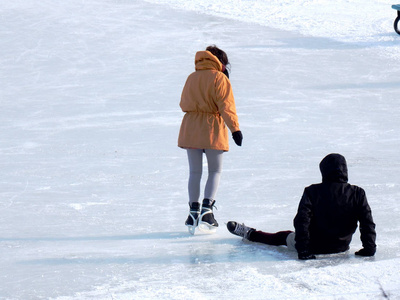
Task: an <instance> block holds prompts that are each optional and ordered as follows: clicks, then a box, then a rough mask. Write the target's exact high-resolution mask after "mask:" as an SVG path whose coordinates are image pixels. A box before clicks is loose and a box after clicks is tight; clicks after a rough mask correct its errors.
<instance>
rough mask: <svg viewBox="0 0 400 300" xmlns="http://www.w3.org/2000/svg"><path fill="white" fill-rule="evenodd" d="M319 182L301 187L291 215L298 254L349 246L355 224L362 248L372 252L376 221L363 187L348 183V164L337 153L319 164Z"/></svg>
mask: <svg viewBox="0 0 400 300" xmlns="http://www.w3.org/2000/svg"><path fill="white" fill-rule="evenodd" d="M319 166H320V170H321V173H322V183H320V184H313V185H311V186H309V187H306V188H305V189H304V193H303V196H302V198H301V201H300V204H299V208H298V211H297V215H296V217H295V218H294V227H295V230H296V238H295V240H296V249H297V251H298V252H299V253H312V254H327V253H338V252H343V251H346V250H348V249H349V245H350V242H351V239H352V236H353V234H354V232H355V231H356V229H357V223H358V222H359V223H360V233H361V242H362V244H363V248H365V249H366V250H367V251H369V252H371V253H372V254H374V253H375V250H376V244H375V238H376V233H375V224H374V221H373V219H372V214H371V209H370V207H369V205H368V202H367V197H366V195H365V192H364V190H363V189H362V188H360V187H358V186H355V185H350V184H349V183H347V180H348V177H347V164H346V160H345V158H344V157H343V156H342V155H340V154H329V155H328V156H326V157H325V158H324V159H323V160H322V161H321V163H320V165H319Z"/></svg>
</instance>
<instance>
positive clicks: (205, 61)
mask: <svg viewBox="0 0 400 300" xmlns="http://www.w3.org/2000/svg"><path fill="white" fill-rule="evenodd" d="M194 64H195V66H196V71H198V70H217V71H220V72H222V64H221V62H220V61H219V60H218V58H217V57H216V56H215V55H213V54H212V53H211V52H209V51H199V52H197V53H196V57H195V59H194Z"/></svg>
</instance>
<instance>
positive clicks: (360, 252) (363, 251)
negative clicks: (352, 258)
mask: <svg viewBox="0 0 400 300" xmlns="http://www.w3.org/2000/svg"><path fill="white" fill-rule="evenodd" d="M354 254H355V255H358V256H374V254H375V250H371V249H365V248H362V249H360V250H358V251H357V252H356V253H354Z"/></svg>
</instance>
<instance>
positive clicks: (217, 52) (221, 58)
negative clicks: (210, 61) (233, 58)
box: [206, 45, 230, 78]
mask: <svg viewBox="0 0 400 300" xmlns="http://www.w3.org/2000/svg"><path fill="white" fill-rule="evenodd" d="M206 51H210V52H211V53H212V54H213V55H215V56H216V57H217V58H218V60H219V61H220V62H221V64H223V65H224V66H225V71H224V74H225V75H226V76H227V77H228V78H229V73H228V66H230V63H229V60H228V55H226V53H225V51H223V50H221V49H219V48H218V47H217V46H215V45H211V46H208V47H207V48H206ZM229 70H230V68H229Z"/></svg>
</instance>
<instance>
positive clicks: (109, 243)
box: [0, 0, 400, 300]
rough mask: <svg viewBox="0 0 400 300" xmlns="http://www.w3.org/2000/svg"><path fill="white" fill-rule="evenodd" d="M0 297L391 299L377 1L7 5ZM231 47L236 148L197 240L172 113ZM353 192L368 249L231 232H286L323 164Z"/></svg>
mask: <svg viewBox="0 0 400 300" xmlns="http://www.w3.org/2000/svg"><path fill="white" fill-rule="evenodd" d="M0 16H1V24H2V26H1V28H0V39H1V45H0V63H1V71H0V83H1V84H0V86H1V88H0V101H1V108H2V109H1V111H0V117H1V123H0V163H1V172H0V182H1V185H0V186H1V189H0V197H1V203H0V212H1V217H0V249H1V252H0V253H1V256H0V264H1V268H0V299H58V300H65V299H208V298H210V299H384V298H389V299H400V275H399V271H398V270H399V268H400V254H399V246H400V238H399V233H400V221H399V213H400V204H399V201H398V198H399V197H400V186H399V181H400V176H399V168H400V163H399V160H398V149H399V148H400V135H399V126H400V121H399V120H400V118H399V113H400V109H399V103H398V95H399V93H400V81H399V78H400V69H399V62H400V51H399V50H400V46H399V42H400V36H398V35H397V34H396V33H395V32H394V30H393V21H394V18H395V17H396V12H395V11H394V10H392V9H391V3H387V1H383V0H374V1H370V2H365V1H360V0H338V1H335V3H333V2H332V1H327V0H320V1H308V0H299V1H282V0H279V1H278V0H272V1H261V0H248V1H240V0H212V1H211V0H203V1H183V0H157V1H156V0H154V1H141V0H98V1H93V0H85V1H83V0H70V1H53V0H41V1H37V0H14V1H3V2H2V3H1V4H0ZM209 44H217V45H218V46H219V47H221V48H222V49H224V50H226V52H227V53H228V55H229V58H230V60H231V64H232V73H231V82H232V85H233V89H234V93H235V99H236V104H237V110H238V113H239V120H240V125H241V129H242V132H243V135H244V141H243V146H242V147H240V148H239V147H236V146H235V145H234V144H233V143H231V151H229V152H228V153H226V154H225V156H224V169H223V173H222V179H221V185H220V189H219V191H218V195H217V207H218V210H217V211H216V218H217V220H218V221H219V222H220V224H221V227H220V228H219V230H218V232H217V233H216V234H214V235H201V234H197V235H195V236H190V235H189V234H188V233H187V229H186V228H185V226H184V220H185V219H186V216H187V211H188V205H187V201H188V200H187V191H186V184H187V175H188V174H187V171H188V170H187V161H186V153H185V152H184V151H183V150H181V149H179V148H178V147H177V146H176V144H177V135H178V130H179V125H180V121H181V118H182V113H181V111H180V109H179V99H180V93H181V90H182V87H183V84H184V82H185V80H186V77H187V76H188V74H190V73H191V72H192V71H193V69H194V65H193V62H194V54H195V52H196V51H198V50H202V49H205V47H206V46H207V45H209ZM331 152H338V153H341V154H343V155H344V156H345V157H346V158H347V161H348V164H349V178H350V182H351V183H353V184H357V185H359V186H361V187H363V188H364V189H365V190H366V193H367V196H368V199H369V202H370V205H371V208H372V210H373V216H374V219H375V222H376V224H377V235H378V236H377V244H378V250H377V254H376V256H375V257H373V258H358V257H355V256H354V252H355V251H356V250H358V249H359V248H360V247H361V243H360V241H359V234H358V233H356V234H355V235H354V239H353V242H352V244H351V249H350V250H349V251H348V252H347V253H343V254H337V255H326V256H319V257H318V259H317V260H315V261H306V262H303V261H298V260H297V259H296V255H295V254H294V253H291V252H289V251H287V250H286V249H285V248H281V247H276V248H274V247H268V246H265V245H258V244H252V243H245V242H242V241H241V239H240V238H238V237H235V236H233V235H231V234H230V233H229V232H228V231H227V230H226V228H225V226H224V223H225V222H227V221H229V220H236V221H239V222H245V223H246V224H247V225H249V226H252V227H256V228H258V229H262V230H270V231H276V230H287V229H293V226H292V219H293V216H294V214H295V212H296V209H297V204H298V201H299V199H300V196H301V194H302V192H303V189H304V187H305V186H307V185H309V184H312V183H316V182H319V181H320V174H319V171H318V164H319V161H320V160H321V159H322V158H323V157H324V156H325V155H326V154H328V153H331Z"/></svg>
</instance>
